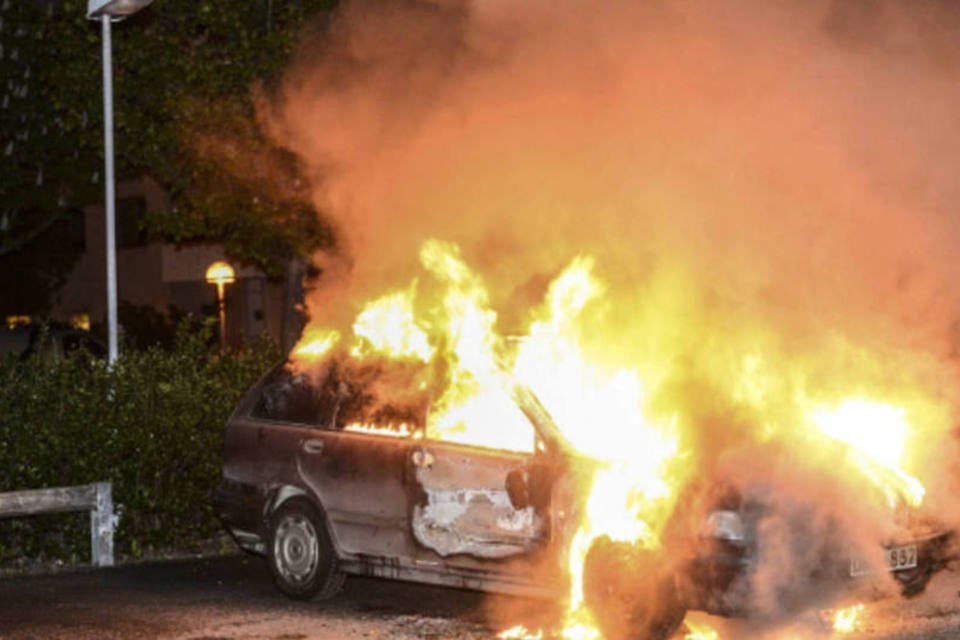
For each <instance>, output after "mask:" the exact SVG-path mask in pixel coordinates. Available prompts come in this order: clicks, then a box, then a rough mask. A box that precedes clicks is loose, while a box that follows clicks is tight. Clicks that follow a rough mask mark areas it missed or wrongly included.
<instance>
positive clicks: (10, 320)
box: [7, 315, 32, 329]
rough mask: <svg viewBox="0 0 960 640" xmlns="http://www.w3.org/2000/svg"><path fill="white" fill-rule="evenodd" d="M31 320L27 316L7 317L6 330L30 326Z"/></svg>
mask: <svg viewBox="0 0 960 640" xmlns="http://www.w3.org/2000/svg"><path fill="white" fill-rule="evenodd" d="M31 320H32V318H31V317H30V316H27V315H23V316H7V328H8V329H13V328H15V327H25V326H27V325H29V324H30V322H31Z"/></svg>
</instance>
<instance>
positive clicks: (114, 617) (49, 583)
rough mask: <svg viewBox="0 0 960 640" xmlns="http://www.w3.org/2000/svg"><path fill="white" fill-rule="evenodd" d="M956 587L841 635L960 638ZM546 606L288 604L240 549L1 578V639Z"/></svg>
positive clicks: (445, 629) (460, 616)
mask: <svg viewBox="0 0 960 640" xmlns="http://www.w3.org/2000/svg"><path fill="white" fill-rule="evenodd" d="M958 589H960V574H958V573H944V574H941V575H940V576H937V578H936V579H935V582H934V583H933V588H931V590H930V592H929V593H928V594H926V595H925V596H923V597H922V598H920V599H917V600H913V601H910V602H903V601H897V600H889V601H883V602H880V603H877V604H874V605H871V606H870V608H869V609H868V611H867V614H866V616H865V618H864V622H863V626H862V628H861V631H860V632H859V633H857V634H854V635H852V636H847V637H849V638H857V639H860V638H862V639H864V640H867V639H869V640H946V639H948V638H949V639H955V638H960V597H958ZM549 609H550V607H549V605H548V604H547V603H544V602H542V601H532V600H524V599H517V598H505V597H485V596H482V595H480V594H476V593H471V592H465V591H457V590H451V589H440V588H432V587H423V586H417V585H411V584H404V583H396V582H387V581H381V580H374V579H359V578H354V579H351V580H348V582H347V586H346V589H345V590H344V593H343V594H342V595H341V596H340V597H338V598H337V599H335V600H334V601H331V602H327V603H315V602H311V603H302V602H293V601H290V600H287V599H286V598H284V597H283V596H281V595H280V594H279V593H278V592H276V591H275V590H274V588H273V586H272V584H271V582H270V575H269V572H268V571H267V569H266V566H265V565H264V564H263V563H262V562H261V561H259V560H258V559H256V558H252V557H247V556H235V557H228V558H218V559H215V560H193V561H181V562H166V563H154V564H143V565H134V566H126V567H119V568H114V569H105V570H87V571H75V572H70V573H62V574H59V575H49V576H33V577H13V578H2V579H0V637H2V638H11V639H27V638H31V639H32V638H37V639H40V638H43V639H46V638H51V639H61V638H63V639H66V638H71V639H73V638H77V639H88V638H89V639H92V638H133V639H137V638H170V639H176V640H334V639H340V638H344V639H354V638H383V639H387V640H393V639H399V640H407V639H411V638H433V639H439V638H467V639H476V638H489V637H492V636H493V635H494V630H497V629H503V628H505V627H508V626H511V625H512V624H515V623H517V622H525V623H527V624H528V625H535V624H537V622H538V621H545V620H547V619H548V618H549V616H550V610H549ZM709 622H711V623H713V624H723V622H722V621H709ZM758 637H764V638H771V639H773V638H776V639H777V640H786V639H787V638H790V639H791V640H793V639H794V638H804V639H805V638H825V637H830V633H829V632H827V631H825V630H824V628H823V627H822V625H818V623H817V622H816V620H815V619H814V617H813V616H808V617H807V618H805V619H802V620H798V621H797V622H796V624H795V625H794V627H793V628H792V629H791V630H789V631H785V630H783V629H778V630H776V631H775V632H767V633H759V632H758V631H757V630H756V629H753V628H749V627H745V626H744V625H742V624H741V625H733V626H730V625H725V629H724V633H723V635H722V638H724V640H741V639H744V638H748V639H753V638H758Z"/></svg>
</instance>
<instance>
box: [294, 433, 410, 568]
mask: <svg viewBox="0 0 960 640" xmlns="http://www.w3.org/2000/svg"><path fill="white" fill-rule="evenodd" d="M410 442H411V441H410V439H409V438H407V437H399V436H392V435H382V434H368V433H355V432H351V431H332V430H314V431H312V432H311V433H307V434H304V437H303V439H302V441H301V442H300V446H299V449H298V452H297V464H298V469H299V473H300V474H301V477H302V478H303V481H304V482H305V483H306V484H307V485H308V486H309V488H310V489H311V490H312V491H313V493H314V494H316V495H317V496H318V498H319V499H320V501H321V502H322V504H323V508H324V510H325V511H326V513H327V520H328V522H329V523H330V527H331V534H332V535H333V536H334V539H335V540H336V543H337V546H338V547H339V548H340V550H341V551H342V552H344V553H347V554H354V555H365V556H376V557H386V558H396V557H402V556H404V555H407V554H409V550H410V537H409V534H408V517H407V508H406V507H407V494H406V489H405V486H404V473H405V465H406V460H407V450H408V448H409V446H410Z"/></svg>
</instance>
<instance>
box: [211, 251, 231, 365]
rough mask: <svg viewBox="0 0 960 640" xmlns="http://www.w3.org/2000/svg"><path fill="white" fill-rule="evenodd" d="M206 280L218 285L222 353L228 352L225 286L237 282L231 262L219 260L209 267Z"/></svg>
mask: <svg viewBox="0 0 960 640" xmlns="http://www.w3.org/2000/svg"><path fill="white" fill-rule="evenodd" d="M206 280H207V282H209V283H210V284H215V285H217V311H218V312H219V314H218V315H219V317H220V353H226V351H227V301H226V297H225V295H224V294H225V293H226V292H225V286H226V285H228V284H231V283H233V282H236V280H237V277H236V273H235V272H234V270H233V267H231V266H230V263H229V262H224V261H223V260H217V261H216V262H214V263H213V264H211V265H210V266H209V267H207V273H206Z"/></svg>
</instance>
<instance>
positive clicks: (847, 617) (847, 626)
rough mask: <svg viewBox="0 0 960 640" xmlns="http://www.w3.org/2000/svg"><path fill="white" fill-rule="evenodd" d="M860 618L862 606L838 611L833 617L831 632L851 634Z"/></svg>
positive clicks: (858, 605)
mask: <svg viewBox="0 0 960 640" xmlns="http://www.w3.org/2000/svg"><path fill="white" fill-rule="evenodd" d="M862 616H863V605H862V604H855V605H853V606H851V607H846V608H844V609H840V610H838V611H837V612H836V613H835V614H834V616H833V630H834V631H835V632H837V633H841V634H846V633H853V632H854V631H856V629H857V627H858V625H859V624H860V623H861V619H862Z"/></svg>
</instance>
